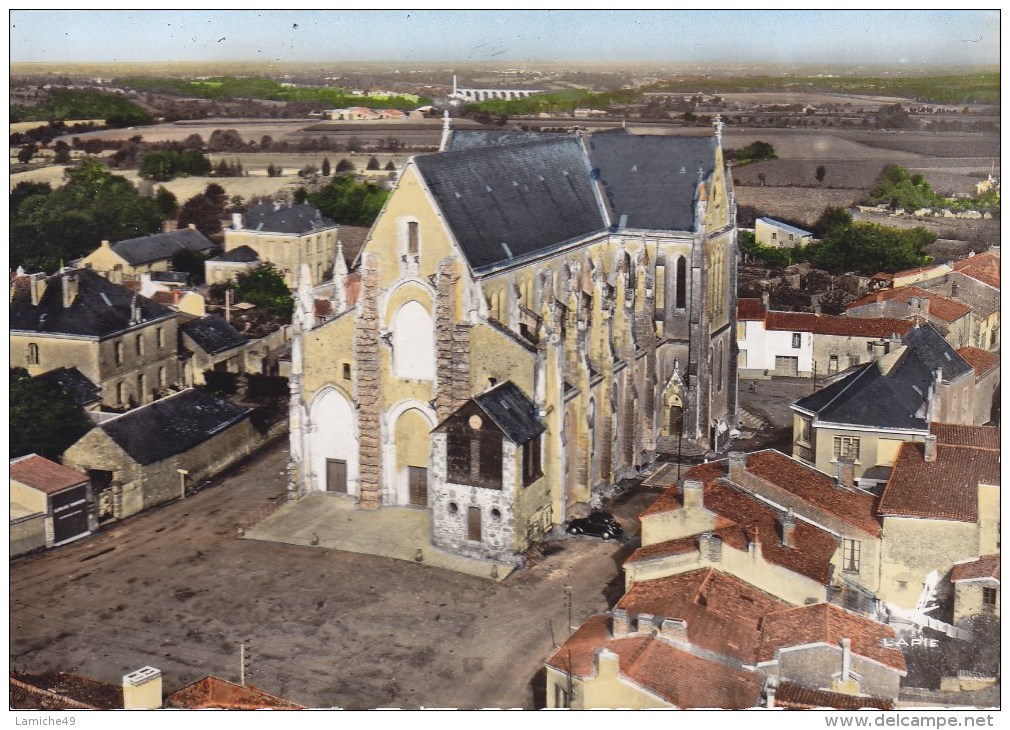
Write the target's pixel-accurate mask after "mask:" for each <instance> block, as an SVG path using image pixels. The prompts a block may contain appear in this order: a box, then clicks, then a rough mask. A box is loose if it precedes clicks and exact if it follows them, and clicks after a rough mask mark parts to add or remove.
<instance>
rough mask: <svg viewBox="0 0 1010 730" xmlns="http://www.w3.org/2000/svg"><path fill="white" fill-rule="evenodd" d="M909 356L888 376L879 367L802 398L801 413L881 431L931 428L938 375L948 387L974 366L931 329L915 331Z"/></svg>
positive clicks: (856, 371) (858, 370)
mask: <svg viewBox="0 0 1010 730" xmlns="http://www.w3.org/2000/svg"><path fill="white" fill-rule="evenodd" d="M904 342H905V345H906V348H907V349H906V350H905V351H904V352H903V353H902V354H901V355H900V356H899V358H898V360H897V362H896V363H895V364H894V365H893V366H892V367H891V369H890V371H889V372H888V373H886V374H885V373H883V372H881V370H880V366H879V365H878V364H877V363H876V362H875V361H874V362H869V363H866V364H865V365H860V366H857V367H856V368H854V369H853V372H852V374H850V375H848V376H846V377H843V378H841V379H839V380H838V381H836V382H835V383H832V384H831V385H829V386H828V387H826V388H824V389H823V390H819V391H817V392H816V393H813V394H811V395H808V396H806V397H804V398H800V399H799V400H798V401H796V402H795V405H796V407H797V408H802V409H803V410H806V411H810V412H813V413H816V414H817V418H818V420H820V421H826V422H829V423H843V424H848V425H854V426H869V427H877V428H914V429H919V430H923V429H926V428H928V426H929V423H928V422H927V419H926V416H927V406H928V403H929V392H930V388H931V386H932V384H933V373H934V371H935V370H936V369H937V368H940V370H941V371H942V378H943V380H944V382H950V381H951V380H953V379H956V378H958V377H961V375H964V374H965V373H966V372H971V370H972V369H971V366H970V365H968V363H967V362H965V361H964V359H963V358H962V357H961V356H960V355H958V354H957V352H956V351H954V349H953V348H952V347H951V346H950V345H949V344H948V343H947V342H946V341H945V340H944V339H943V337H941V336H940V334H939V333H938V332H936V330H935V329H933V328H932V327H930V326H929V325H922V326H920V327H915V328H913V329H911V330H909V333H908V334H907V335H906V336H905V338H904Z"/></svg>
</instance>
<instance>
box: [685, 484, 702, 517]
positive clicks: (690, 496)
mask: <svg viewBox="0 0 1010 730" xmlns="http://www.w3.org/2000/svg"><path fill="white" fill-rule="evenodd" d="M704 496H705V485H704V484H703V483H702V482H700V481H698V480H697V479H686V480H684V489H683V497H684V509H686V510H692V509H701V508H702V506H703V504H704Z"/></svg>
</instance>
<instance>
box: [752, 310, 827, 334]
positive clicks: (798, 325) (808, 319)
mask: <svg viewBox="0 0 1010 730" xmlns="http://www.w3.org/2000/svg"><path fill="white" fill-rule="evenodd" d="M816 325H817V315H816V314H813V313H812V312H776V311H769V312H768V314H767V315H766V316H765V329H766V330H768V331H781V330H785V331H789V330H792V331H793V332H813V331H814V328H815V327H816Z"/></svg>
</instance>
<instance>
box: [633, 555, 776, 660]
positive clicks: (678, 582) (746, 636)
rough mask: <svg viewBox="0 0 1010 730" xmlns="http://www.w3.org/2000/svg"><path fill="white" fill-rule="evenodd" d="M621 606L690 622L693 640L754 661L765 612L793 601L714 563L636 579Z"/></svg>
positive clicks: (742, 658)
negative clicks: (683, 570) (767, 591)
mask: <svg viewBox="0 0 1010 730" xmlns="http://www.w3.org/2000/svg"><path fill="white" fill-rule="evenodd" d="M617 607H618V608H623V609H625V610H626V611H627V612H628V613H629V614H640V613H648V614H652V615H653V616H662V617H663V618H673V619H682V620H684V621H686V622H687V637H688V640H689V641H690V642H691V644H693V645H695V646H698V647H701V648H702V649H707V650H709V651H714V652H716V653H718V654H723V655H725V656H731V657H736V658H738V659H740V660H741V661H753V660H754V659H755V658H756V656H757V649H758V644H759V643H760V639H761V631H760V623H761V618H762V617H763V616H764V615H766V614H768V613H772V612H773V611H780V610H784V609H786V608H788V607H789V604H787V603H785V602H784V601H780V600H779V599H777V598H773V597H772V596H770V595H768V594H767V593H763V592H761V591H759V590H758V589H757V588H754V587H752V586H751V585H750V584H748V583H745V582H744V581H742V580H739V579H738V578H734V577H733V576H731V575H727V574H725V573H721V572H719V571H717V570H713V569H711V568H702V569H700V570H692V571H690V572H688V573H681V574H680V575H673V576H668V577H665V578H656V579H654V580H644V581H638V582H636V583H633V584H632V586H631V588H630V589H629V590H628V592H627V593H625V594H624V597H623V598H621V600H620V601H618V603H617Z"/></svg>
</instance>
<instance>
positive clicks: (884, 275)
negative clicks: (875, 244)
mask: <svg viewBox="0 0 1010 730" xmlns="http://www.w3.org/2000/svg"><path fill="white" fill-rule="evenodd" d="M944 266H945V264H927V265H926V266H916V267H915V268H914V269H905V270H904V271H895V272H894V273H893V274H889V273H888V272H886V271H880V272H877V273H876V274H874V275H873V276H871V277H870V281H893V280H895V279H899V278H901V277H904V276H912V275H913V274H921V273H923V272H925V271H931V270H933V269H941V268H943V267H944Z"/></svg>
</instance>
